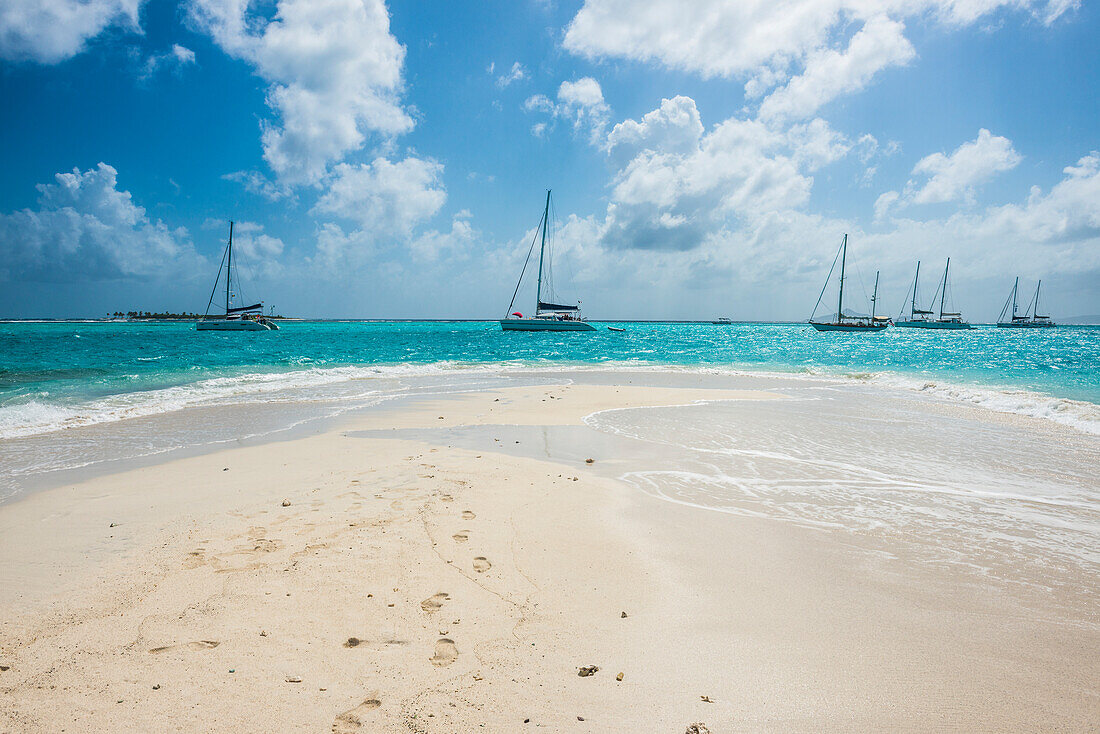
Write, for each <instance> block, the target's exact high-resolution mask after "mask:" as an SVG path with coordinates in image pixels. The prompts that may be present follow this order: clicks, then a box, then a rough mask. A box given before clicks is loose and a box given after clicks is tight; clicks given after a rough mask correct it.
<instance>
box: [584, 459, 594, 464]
mask: <svg viewBox="0 0 1100 734" xmlns="http://www.w3.org/2000/svg"><path fill="white" fill-rule="evenodd" d="M584 463H585V464H594V463H596V460H595V459H585V460H584Z"/></svg>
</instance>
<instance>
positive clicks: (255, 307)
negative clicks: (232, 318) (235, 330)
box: [226, 303, 264, 313]
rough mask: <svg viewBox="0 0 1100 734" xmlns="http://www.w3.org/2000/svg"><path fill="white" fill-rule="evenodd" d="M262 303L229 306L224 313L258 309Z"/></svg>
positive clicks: (261, 306)
mask: <svg viewBox="0 0 1100 734" xmlns="http://www.w3.org/2000/svg"><path fill="white" fill-rule="evenodd" d="M263 307H264V305H263V304H262V303H254V304H252V305H251V306H241V307H240V308H231V309H228V310H227V311H226V313H241V312H242V311H259V310H260V309H262V308H263Z"/></svg>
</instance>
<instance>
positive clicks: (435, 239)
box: [409, 209, 476, 263]
mask: <svg viewBox="0 0 1100 734" xmlns="http://www.w3.org/2000/svg"><path fill="white" fill-rule="evenodd" d="M471 217H472V215H471V214H470V212H469V211H468V210H466V209H463V210H462V211H460V212H458V213H457V214H455V215H454V217H452V218H451V229H450V231H448V232H439V231H437V230H431V231H430V232H425V233H424V234H422V235H420V236H419V237H416V238H415V239H413V240H412V241H411V242H410V243H409V251H410V252H411V253H412V256H413V258H414V259H415V260H417V261H419V262H435V261H438V260H441V259H444V258H445V259H447V260H448V261H450V262H452V263H454V262H458V261H461V260H465V259H466V258H467V257H468V256H469V254H470V251H471V249H472V246H473V245H474V244H475V241H476V233H475V232H474V228H473V225H471V224H470V219H471Z"/></svg>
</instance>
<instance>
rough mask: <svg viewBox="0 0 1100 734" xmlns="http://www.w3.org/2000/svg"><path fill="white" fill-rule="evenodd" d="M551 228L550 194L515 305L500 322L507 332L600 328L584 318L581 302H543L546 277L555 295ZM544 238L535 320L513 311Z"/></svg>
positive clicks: (521, 272) (525, 266)
mask: <svg viewBox="0 0 1100 734" xmlns="http://www.w3.org/2000/svg"><path fill="white" fill-rule="evenodd" d="M549 229H550V192H549V191H547V192H546V206H545V208H544V209H543V211H542V221H541V222H539V226H538V229H536V230H535V238H534V239H533V240H531V247H530V248H529V249H528V251H527V259H526V260H524V261H523V270H521V271H520V274H519V282H518V283H516V289H515V291H513V293H512V302H511V303H509V304H508V316H506V317H505V318H503V319H501V320H500V328H501V329H503V330H504V331H595V330H596V327H594V326H592V324H590V323H588V322H587V321H585V320H584V319H583V318H581V315H580V308H581V307H580V301H578V302H577V305H571V304H563V303H554V301H556V300H558V299H557V298H555V297H554V296H553V295H551V296H550V299H551V300H549V301H544V300H542V295H543V280H544V278H543V275H544V273H545V274H546V276H547V277H546V281H547V283H546V287H547V291H548V292H549V293H551V294H552V293H553V287H552V279H551V278H550V277H549V274H550V273H551V272H552V271H551V265H550V263H551V259H552V258H551V254H552V253H551V251H552V249H553V248H552V243H551V246H548V245H547V232H548V231H549ZM540 234H541V236H542V244H541V245H540V247H539V273H538V286H537V288H536V290H535V313H534V316H532V317H524V315H523V314H522V313H520V312H519V311H513V310H512V309H513V308H514V307H515V305H516V295H517V294H518V293H519V287H520V285H522V284H523V276H524V274H525V273H526V272H527V263H529V262H530V261H531V253H532V252H533V251H534V249H535V242H536V241H538V240H539V236H540Z"/></svg>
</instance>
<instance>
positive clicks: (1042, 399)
mask: <svg viewBox="0 0 1100 734" xmlns="http://www.w3.org/2000/svg"><path fill="white" fill-rule="evenodd" d="M317 370H320V372H322V373H325V374H324V375H323V379H322V380H321V382H319V383H316V384H311V383H309V382H308V380H305V379H304V378H305V377H306V376H308V374H309V373H310V370H293V371H289V372H285V373H257V374H255V375H253V374H244V375H241V376H239V377H238V378H214V381H218V382H225V381H226V380H229V381H233V380H237V381H238V382H240V383H241V385H242V388H241V389H242V390H243V392H238V393H232V392H227V394H226V395H225V396H224V397H223V398H222V399H224V400H227V401H228V402H220V403H219V402H210V400H211V399H212V398H210V397H209V396H205V395H204V394H203V393H202V392H201V390H199V392H196V394H195V397H194V402H190V403H189V402H188V401H187V398H185V397H184V398H180V397H175V393H176V392H178V391H181V390H182V391H188V390H194V389H196V388H198V387H199V386H200V385H201V383H200V384H199V385H181V386H177V387H173V388H168V389H165V390H152V391H147V392H137V393H131V394H129V395H120V396H110V398H109V400H110V401H111V408H110V411H109V412H110V415H108V416H106V417H99V418H94V417H93V418H88V417H85V418H80V419H76V418H72V417H70V418H67V419H66V422H68V423H69V424H70V426H71V427H66V428H60V429H58V428H54V429H36V431H35V432H31V433H29V434H27V435H20V434H16V435H11V436H5V437H4V438H2V439H0V448H7V449H10V448H11V447H12V446H18V447H19V450H20V451H21V452H22V453H24V454H28V455H34V454H49V455H54V456H59V455H63V454H64V451H60V452H59V451H58V449H56V448H55V447H53V446H52V445H51V444H50V443H48V442H51V441H60V442H61V443H62V444H64V443H65V440H66V439H68V438H70V437H74V436H76V435H78V434H79V433H81V432H88V431H92V432H101V433H103V434H104V435H103V436H102V437H99V438H95V439H92V437H91V436H89V437H88V439H90V440H81V441H80V442H79V445H86V446H90V445H92V443H91V441H92V440H94V441H99V442H100V443H102V444H104V445H110V444H112V443H117V442H116V441H114V440H113V439H112V438H111V436H110V432H111V431H112V430H114V429H116V428H117V429H121V428H122V427H123V426H127V427H131V426H137V425H148V426H149V428H148V432H147V433H146V434H145V435H153V436H156V435H159V434H161V433H162V429H163V426H164V425H165V423H166V422H169V421H177V422H181V423H186V422H187V421H191V423H195V424H197V423H201V422H206V423H213V424H220V425H225V426H230V425H232V424H233V423H232V421H229V420H226V419H225V418H223V416H225V415H231V414H233V413H235V412H240V411H244V410H264V411H266V412H265V414H264V417H263V420H264V421H266V422H267V423H266V427H264V428H262V429H259V430H258V431H257V432H255V433H245V434H244V435H243V436H239V435H236V434H235V433H234V432H233V431H232V430H230V429H228V428H227V429H226V430H225V435H224V436H221V437H215V438H211V439H208V440H206V441H203V442H201V443H198V444H195V443H193V442H189V443H186V444H184V443H182V439H183V438H184V437H185V436H186V437H187V438H191V436H190V434H188V433H187V432H186V430H185V429H184V428H180V429H179V430H178V432H180V433H181V443H179V444H178V445H164V446H157V447H155V448H153V449H143V453H134V454H131V455H108V456H103V455H99V454H93V455H90V456H88V457H82V458H77V459H74V460H73V462H72V463H70V465H68V466H60V467H56V468H53V467H50V468H28V469H24V468H23V467H21V466H17V467H12V465H11V457H10V456H5V454H4V452H2V451H0V464H4V463H8V464H9V470H10V472H11V473H10V475H9V480H8V481H9V482H11V483H12V486H11V487H3V486H0V506H2V505H3V504H5V503H7V502H11V501H17V500H18V498H19V497H20V496H23V495H25V494H26V493H28V492H31V491H39V490H40V489H42V488H48V487H50V486H57V485H59V484H63V483H66V482H68V481H70V480H71V479H72V478H73V477H75V476H77V475H78V474H79V472H81V471H85V472H92V473H94V474H95V475H99V474H102V473H103V472H104V471H124V470H125V469H126V468H129V467H131V466H137V465H149V464H153V463H159V462H161V461H166V460H171V459H173V458H178V457H181V456H188V455H194V454H196V453H203V452H210V451H217V450H220V449H221V448H223V447H224V446H227V445H251V444H253V443H256V442H260V443H262V442H267V441H281V440H286V438H287V437H295V436H299V435H308V434H309V433H311V432H313V431H316V430H325V427H331V426H334V425H338V424H339V422H340V421H341V420H342V417H343V416H346V415H354V414H356V413H358V412H360V411H363V410H368V411H369V410H372V409H373V408H374V407H375V406H376V405H378V404H384V403H387V402H390V401H393V400H397V401H403V400H405V399H414V400H415V399H418V398H417V395H418V393H417V392H416V391H417V390H422V391H424V392H425V393H429V394H430V393H431V392H432V387H431V381H432V380H438V381H440V382H441V383H442V384H443V389H444V390H450V391H453V392H455V393H461V392H463V391H465V390H470V389H476V388H477V385H476V384H475V385H466V386H463V385H461V384H456V385H450V384H448V383H447V380H448V379H455V380H470V381H472V382H476V381H477V380H480V379H484V380H505V381H507V380H519V381H521V382H523V381H527V382H531V381H536V382H537V381H539V380H554V379H561V378H563V377H564V378H565V379H570V380H572V379H576V378H580V379H581V381H592V380H594V379H599V378H601V377H608V376H611V377H614V376H618V375H626V376H634V377H637V378H638V379H641V380H654V379H656V380H661V379H669V380H677V379H681V378H682V379H683V380H685V381H688V382H690V381H692V380H719V381H726V382H729V381H732V382H734V383H736V382H739V381H740V382H744V383H746V384H747V385H749V386H751V387H752V389H757V387H758V385H759V384H760V383H765V384H766V383H768V382H769V381H778V382H780V383H783V382H796V383H798V382H801V383H804V384H808V385H817V386H827V385H830V384H835V385H837V386H841V387H845V386H847V387H866V388H867V389H868V390H869V391H871V392H872V393H877V392H881V393H883V394H889V393H897V392H900V393H903V394H906V395H910V396H914V397H917V398H919V399H926V400H928V401H929V402H931V403H942V404H943V405H945V406H946V407H947V408H948V409H954V408H963V409H966V408H976V409H979V410H982V411H989V412H991V413H993V414H996V415H999V416H1004V419H1005V420H1010V421H1019V420H1023V421H1032V420H1034V421H1038V422H1039V424H1044V423H1047V424H1056V425H1059V426H1063V427H1065V428H1068V429H1070V430H1072V431H1075V432H1079V433H1081V434H1083V435H1093V436H1096V435H1100V404H1097V403H1092V402H1088V401H1082V400H1073V399H1069V398H1058V397H1054V396H1051V395H1048V394H1043V393H1037V392H1031V391H1028V390H1026V389H1015V388H1000V387H996V386H982V385H974V384H967V383H955V382H950V381H942V380H938V379H935V378H933V377H925V376H919V375H905V374H902V373H897V372H877V373H862V372H850V373H841V374H834V373H832V372H831V371H829V370H819V369H817V368H803V369H802V370H800V371H797V372H777V371H773V370H751V369H741V368H725V367H718V366H714V365H658V364H653V365H639V364H621V363H607V364H577V365H559V366H555V367H553V368H551V367H549V366H547V365H526V364H507V365H503V364H498V363H486V364H482V365H468V366H465V365H464V366H461V367H456V366H454V365H453V364H452V363H450V362H440V363H433V364H424V365H416V364H404V363H403V364H398V365H374V366H363V367H359V368H353V367H332V368H313V371H317ZM330 373H331V374H330ZM257 378H259V379H258V382H259V383H260V384H259V386H253V385H252V384H251V383H253V382H257ZM276 378H287V380H288V381H287V383H286V384H283V383H281V382H279V381H278V379H276ZM373 383H377V384H376V385H374V384H373ZM753 383H755V384H753ZM359 385H362V386H364V387H363V388H356V387H355V386H359ZM374 386H376V387H378V388H379V389H378V390H374V389H371V388H372V387H374ZM221 389H228V388H224V387H223V388H221ZM306 389H311V390H318V391H320V392H317V393H316V394H306V393H302V392H301V391H302V390H306ZM356 389H357V390H358V392H347V391H351V390H356ZM364 390H365V392H364ZM295 391H297V392H295ZM326 391H328V392H326ZM162 392H163V393H165V394H169V393H170V394H171V395H172V396H173V397H172V398H171V401H172V402H173V403H176V402H178V401H180V400H181V399H182V403H181V404H180V406H179V407H175V408H170V409H168V410H167V411H165V410H163V408H161V407H159V406H158V405H154V404H150V405H147V406H146V405H144V403H141V402H136V403H134V404H133V405H132V406H130V407H126V406H125V405H116V403H117V402H118V401H119V400H122V401H126V400H136V401H142V400H144V401H150V400H151V401H154V402H155V401H156V400H158V399H159V398H158V397H157V396H158V395H159V394H160V393H162ZM165 399H168V398H165ZM272 399H275V403H269V404H266V405H265V400H266V401H270V400H272ZM276 404H278V405H283V406H286V409H285V410H283V411H282V413H281V414H279V415H276V414H275V413H273V412H272V411H273V410H275V407H274V406H275V405H276ZM311 405H312V406H315V407H313V408H311V409H314V410H315V411H316V412H315V413H314V414H305V413H302V412H301V410H300V408H302V407H305V406H311ZM296 406H298V407H296ZM296 411H298V412H296ZM190 416H194V417H193V418H191V417H190ZM74 420H77V422H76V424H75V425H72V422H73V421H74ZM992 420H1000V419H999V418H992ZM143 422H144V423H143ZM248 428H249V430H254V429H255V426H252V425H249V426H248ZM24 430H27V429H24ZM74 431H75V432H76V433H74ZM36 442H46V443H45V444H43V448H41V449H39V448H37V446H38V444H37V443H36ZM5 443H6V446H4V444H5ZM16 476H29V477H30V478H29V479H27V480H22V479H20V480H16V479H14V478H12V477H16ZM5 490H6V491H5Z"/></svg>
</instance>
